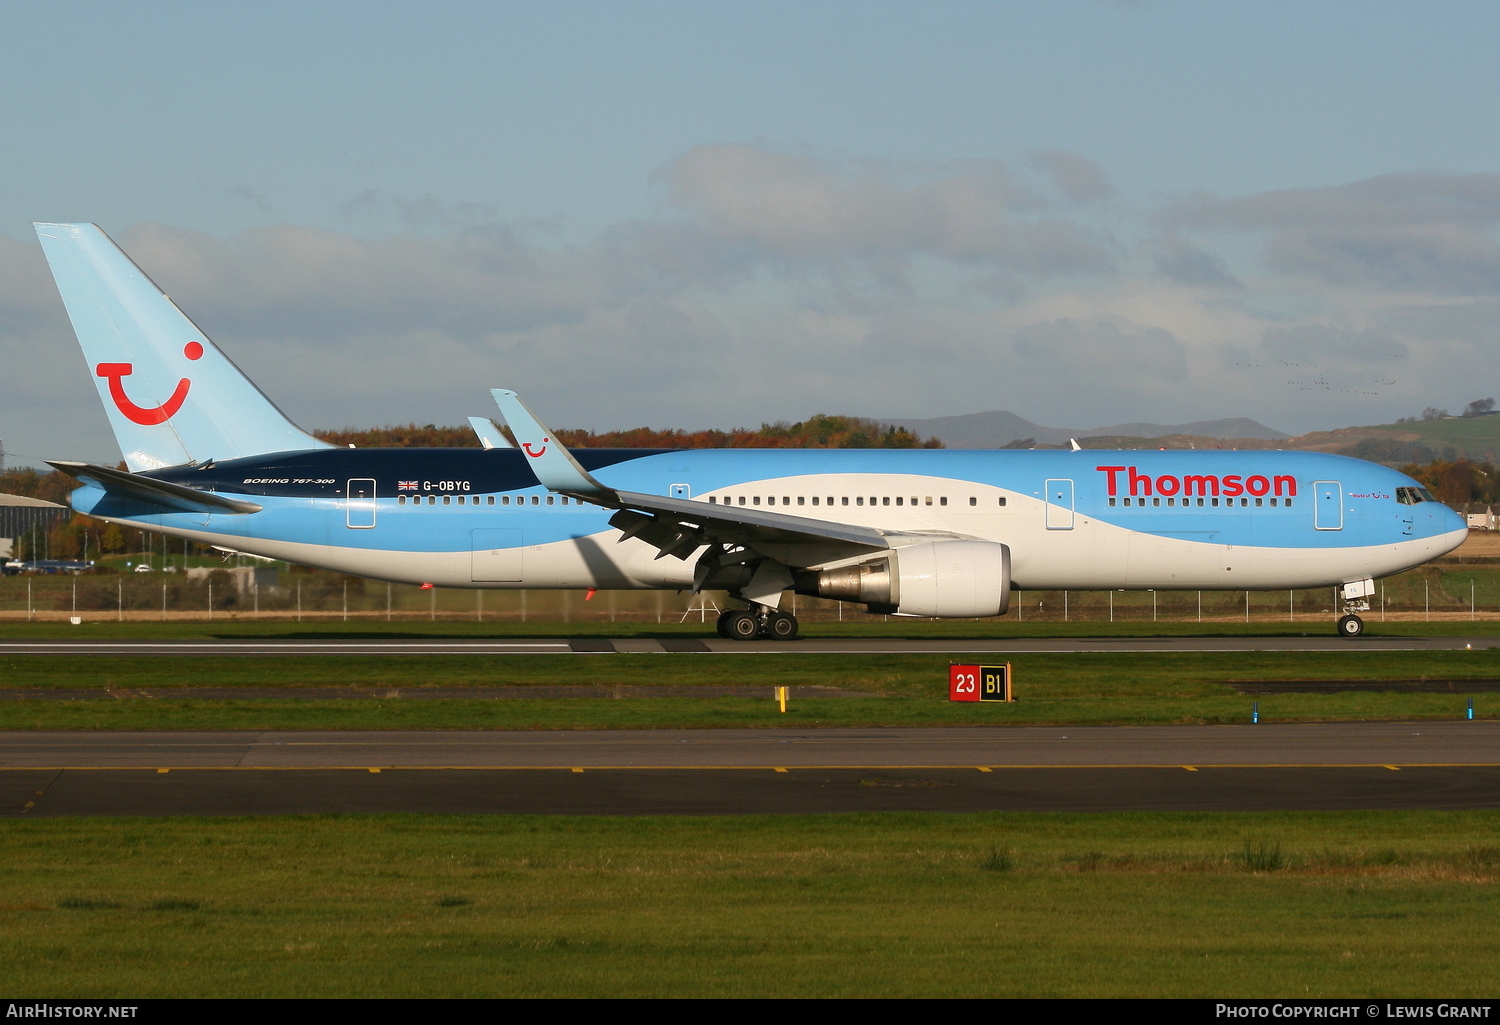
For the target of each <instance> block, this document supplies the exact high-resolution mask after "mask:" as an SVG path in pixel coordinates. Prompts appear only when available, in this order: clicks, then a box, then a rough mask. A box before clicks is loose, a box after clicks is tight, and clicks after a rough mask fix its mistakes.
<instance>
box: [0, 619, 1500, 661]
mask: <svg viewBox="0 0 1500 1025" xmlns="http://www.w3.org/2000/svg"><path fill="white" fill-rule="evenodd" d="M1485 615H1488V616H1489V618H1478V619H1475V620H1470V619H1469V618H1468V613H1467V612H1458V613H1453V612H1449V613H1438V612H1435V613H1433V618H1432V620H1431V621H1425V620H1423V619H1422V618H1421V614H1420V613H1418V614H1416V615H1415V617H1413V616H1412V615H1410V614H1403V616H1402V618H1400V619H1397V618H1395V617H1392V618H1391V620H1390V621H1389V622H1381V621H1380V619H1379V614H1378V613H1375V614H1374V615H1367V617H1366V631H1365V632H1366V634H1367V635H1368V636H1371V637H1381V636H1385V637H1468V636H1475V637H1493V636H1497V635H1500V618H1495V614H1494V613H1488V614H1485V613H1481V616H1485ZM1334 622H1335V620H1334V618H1333V617H1332V616H1327V617H1318V618H1316V619H1314V618H1311V617H1308V616H1301V615H1299V618H1298V619H1297V620H1296V621H1295V622H1291V623H1289V622H1286V621H1285V620H1257V621H1255V622H1250V623H1245V622H1242V621H1238V620H1224V619H1221V620H1217V621H1207V622H1203V623H1197V622H1186V621H1182V620H1174V621H1162V622H1158V623H1153V622H1150V621H1149V620H1146V621H1142V620H1139V619H1137V620H1129V621H1126V620H1122V621H1120V622H1115V623H1111V622H1108V621H1104V620H1092V621H1087V622H1068V623H1064V622H1059V621H1043V622H1032V621H1030V620H1028V621H1026V622H1024V623H1018V622H1015V621H1014V620H995V619H982V620H974V619H957V620H941V619H901V618H893V619H890V620H888V621H887V620H882V619H881V618H879V617H874V616H863V617H861V618H860V619H858V620H854V621H851V622H843V623H829V622H812V623H804V624H803V626H802V631H801V633H802V636H803V637H808V638H832V639H837V638H855V637H888V638H900V639H910V640H920V639H928V640H951V639H955V638H965V637H967V638H974V639H984V640H993V639H1005V638H1017V639H1019V638H1025V637H1332V636H1336V631H1335V629H1334ZM408 637H415V638H428V639H440V638H455V639H470V640H475V639H482V638H488V637H497V638H508V637H551V638H569V637H621V638H625V637H699V638H716V637H717V634H716V633H715V632H714V624H713V620H712V619H710V620H709V621H708V622H707V623H706V624H704V623H700V622H698V620H697V618H696V617H695V618H694V619H693V620H692V621H690V622H687V623H632V622H619V623H608V622H587V623H563V622H559V621H554V620H548V621H545V622H528V623H517V622H499V621H493V622H492V621H485V622H463V621H461V620H452V619H450V620H446V621H444V620H439V621H436V622H423V621H421V620H407V621H405V622H399V621H398V622H391V623H387V622H383V621H380V620H371V619H365V620H357V619H353V620H350V621H348V622H342V621H340V620H338V619H337V618H331V619H321V620H318V621H315V622H304V623H295V622H287V621H286V620H261V621H256V620H253V619H237V620H225V619H222V618H221V619H216V620H214V621H212V622H209V621H207V620H202V619H183V620H170V621H167V622H150V621H146V622H140V621H137V622H130V621H126V622H123V623H119V622H114V621H112V620H94V621H86V622H84V623H82V624H80V625H78V626H74V625H72V624H70V623H68V622H67V621H66V620H59V619H53V620H47V621H38V622H32V623H28V622H25V621H15V620H11V621H0V640H7V641H43V640H63V641H90V640H95V641H103V640H110V641H116V640H136V641H157V640H234V639H238V638H265V639H279V640H297V641H306V640H325V639H326V640H338V639H345V640H349V639H373V640H379V639H381V638H389V639H398V638H408ZM746 650H747V651H751V650H754V643H753V642H751V643H750V644H747V646H746Z"/></svg>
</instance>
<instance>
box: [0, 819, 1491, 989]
mask: <svg viewBox="0 0 1500 1025" xmlns="http://www.w3.org/2000/svg"><path fill="white" fill-rule="evenodd" d="M1497 828H1500V815H1497V814H1496V813H1479V812H1474V813H1417V812H1411V813H1380V814H1375V813H1322V814H1239V815H1233V814H1231V815H1188V814H1180V815H1164V814H1155V815H1124V814H1121V815H1093V816H1078V815H1001V814H985V815H965V816H952V815H917V814H891V815H880V816H860V815H849V816H817V817H801V816H786V817H746V818H699V819H681V818H672V819H668V818H655V819H641V818H637V819H602V818H578V819H559V818H527V817H512V818H506V817H495V818H439V817H408V816H371V817H355V816H350V817H323V818H281V819H239V820H202V819H166V820H155V821H142V820H128V819H127V820H37V821H16V820H8V821H0V878H3V880H4V887H3V897H0V966H3V967H0V985H3V988H4V989H5V990H6V991H7V992H10V993H24V994H27V995H29V996H30V995H34V996H39V997H40V996H48V997H85V996H134V997H180V996H219V997H224V996H302V997H308V996H335V997H336V996H353V997H357V996H366V997H376V996H386V997H395V996H408V997H416V996H563V995H566V996H855V995H858V996H1000V995H1008V996H1039V997H1040V996H1112V995H1131V996H1147V995H1150V996H1216V997H1229V996H1247V997H1248V996H1272V995H1276V996H1338V995H1348V996H1359V997H1361V998H1366V997H1370V998H1373V997H1381V996H1390V997H1395V996H1421V995H1431V996H1443V997H1462V996H1486V995H1493V993H1494V992H1495V990H1496V988H1497V984H1500V968H1497V967H1496V965H1497V955H1500V888H1497V886H1496V881H1497V879H1500V846H1496V840H1495V836H1496V831H1497Z"/></svg>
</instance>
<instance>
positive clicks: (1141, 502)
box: [1109, 498, 1292, 509]
mask: <svg viewBox="0 0 1500 1025" xmlns="http://www.w3.org/2000/svg"><path fill="white" fill-rule="evenodd" d="M1134 501H1135V505H1136V507H1144V506H1145V505H1146V499H1144V498H1137V499H1135V500H1134ZM1205 501H1207V503H1208V504H1209V505H1210V506H1215V507H1217V506H1218V504H1219V500H1218V499H1217V498H1209V499H1206V500H1205V499H1202V498H1199V499H1197V502H1198V506H1199V507H1200V508H1201V507H1202V506H1203V504H1204V502H1205ZM1268 501H1269V502H1270V503H1271V505H1272V506H1273V507H1274V506H1275V505H1276V503H1277V501H1278V499H1275V498H1271V499H1266V498H1257V499H1256V500H1255V504H1256V505H1257V506H1263V505H1265V504H1266V502H1268ZM1279 501H1280V502H1282V503H1283V504H1284V506H1285V507H1286V508H1288V509H1290V508H1291V507H1292V500H1291V499H1290V498H1283V499H1280V500H1279ZM1124 502H1125V505H1126V506H1127V507H1128V506H1130V504H1131V499H1129V498H1127V499H1124ZM1176 502H1177V499H1175V498H1169V499H1167V505H1168V506H1171V505H1174V504H1176ZM1192 502H1193V499H1190V498H1184V499H1183V500H1182V508H1184V509H1186V508H1188V507H1189V505H1190V504H1191V503H1192ZM1109 504H1110V505H1114V504H1115V499H1113V498H1111V499H1110V500H1109ZM1151 505H1153V506H1159V505H1161V499H1160V498H1153V499H1151ZM1249 505H1250V499H1248V498H1242V499H1240V508H1248V507H1249ZM1224 506H1225V508H1232V507H1233V506H1234V499H1232V498H1226V499H1224Z"/></svg>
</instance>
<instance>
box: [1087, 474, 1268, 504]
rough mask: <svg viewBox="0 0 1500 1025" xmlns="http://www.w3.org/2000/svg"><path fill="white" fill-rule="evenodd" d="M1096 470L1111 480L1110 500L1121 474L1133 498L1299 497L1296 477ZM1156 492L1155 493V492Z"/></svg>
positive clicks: (1116, 491)
mask: <svg viewBox="0 0 1500 1025" xmlns="http://www.w3.org/2000/svg"><path fill="white" fill-rule="evenodd" d="M1094 469H1096V470H1098V471H1099V472H1100V473H1103V474H1106V475H1107V477H1108V480H1109V483H1108V485H1107V486H1108V488H1109V495H1110V497H1111V498H1112V497H1114V496H1115V495H1117V494H1119V492H1120V475H1121V474H1124V475H1125V479H1126V482H1127V483H1126V486H1127V487H1129V489H1130V494H1132V495H1168V496H1170V495H1178V494H1180V495H1182V496H1183V497H1187V496H1188V495H1198V496H1200V497H1201V496H1204V495H1224V496H1225V497H1227V498H1234V497H1235V496H1236V495H1254V496H1256V497H1257V498H1259V497H1260V496H1261V495H1285V496H1286V497H1288V498H1296V497H1297V478H1296V477H1292V476H1273V477H1265V476H1262V475H1261V474H1258V473H1257V474H1254V475H1252V476H1249V477H1246V476H1244V475H1243V474H1238V473H1226V474H1224V475H1223V476H1222V477H1221V476H1219V475H1218V474H1214V473H1202V474H1199V473H1191V474H1187V475H1185V476H1182V477H1176V476H1173V475H1172V474H1170V473H1167V474H1163V475H1161V476H1160V477H1153V476H1151V475H1150V474H1149V473H1140V472H1139V471H1137V470H1136V468H1135V467H1134V466H1096V467H1094ZM1153 489H1155V490H1153Z"/></svg>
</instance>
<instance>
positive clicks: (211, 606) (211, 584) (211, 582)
mask: <svg viewBox="0 0 1500 1025" xmlns="http://www.w3.org/2000/svg"><path fill="white" fill-rule="evenodd" d="M208 621H209V622H210V623H212V622H213V621H214V578H213V577H209V578H208Z"/></svg>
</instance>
